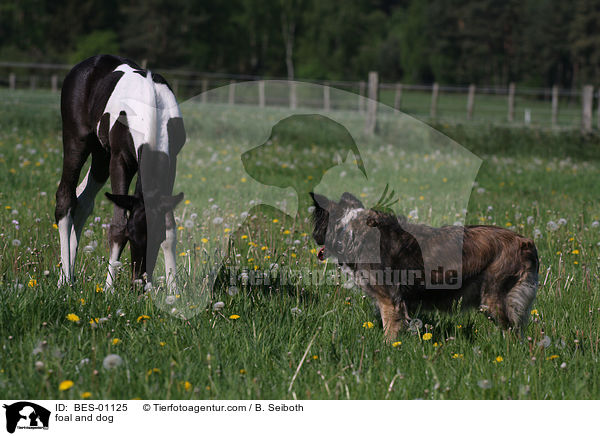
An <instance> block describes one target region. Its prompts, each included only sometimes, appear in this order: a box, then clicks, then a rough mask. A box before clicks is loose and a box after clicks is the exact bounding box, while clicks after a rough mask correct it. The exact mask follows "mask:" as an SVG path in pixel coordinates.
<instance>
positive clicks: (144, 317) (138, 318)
mask: <svg viewBox="0 0 600 436" xmlns="http://www.w3.org/2000/svg"><path fill="white" fill-rule="evenodd" d="M148 319H150V317H149V316H148V315H140V316H138V317H137V322H146V320H148Z"/></svg>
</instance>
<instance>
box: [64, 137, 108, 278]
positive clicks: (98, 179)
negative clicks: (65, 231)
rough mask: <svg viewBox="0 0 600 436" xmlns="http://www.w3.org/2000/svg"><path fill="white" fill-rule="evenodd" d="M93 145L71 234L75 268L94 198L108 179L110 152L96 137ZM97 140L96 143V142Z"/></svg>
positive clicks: (78, 194)
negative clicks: (81, 238) (80, 242)
mask: <svg viewBox="0 0 600 436" xmlns="http://www.w3.org/2000/svg"><path fill="white" fill-rule="evenodd" d="M88 142H89V143H91V144H93V145H92V165H91V166H90V169H89V170H88V172H87V174H86V175H85V177H84V179H83V181H82V182H81V183H80V184H79V186H78V187H77V190H76V193H77V207H76V208H75V211H74V213H73V214H72V216H73V226H72V227H71V236H70V253H71V254H70V260H71V264H70V268H71V272H73V271H74V270H75V257H76V255H77V247H78V246H79V240H80V237H81V231H82V230H83V226H84V225H85V222H86V220H87V218H88V217H89V216H90V214H91V213H92V211H93V210H94V199H95V198H96V195H97V194H98V192H99V191H100V189H102V187H103V186H104V184H105V183H106V180H107V179H108V163H109V158H108V154H107V153H106V152H105V151H104V150H103V149H101V148H100V147H101V146H100V143H99V142H97V139H95V138H89V141H88ZM94 142H95V144H94Z"/></svg>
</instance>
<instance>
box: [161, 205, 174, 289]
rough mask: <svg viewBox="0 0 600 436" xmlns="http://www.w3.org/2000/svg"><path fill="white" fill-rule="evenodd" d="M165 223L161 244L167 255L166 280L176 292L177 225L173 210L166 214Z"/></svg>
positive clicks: (168, 286) (168, 287) (169, 287)
mask: <svg viewBox="0 0 600 436" xmlns="http://www.w3.org/2000/svg"><path fill="white" fill-rule="evenodd" d="M165 225H166V234H165V240H164V241H163V242H162V244H161V247H162V250H163V254H164V256H165V280H166V283H167V289H168V290H169V291H170V292H175V291H176V290H177V283H176V281H175V275H176V273H177V265H176V259H177V247H176V245H177V228H176V226H175V216H174V214H173V211H169V212H167V213H166V214H165Z"/></svg>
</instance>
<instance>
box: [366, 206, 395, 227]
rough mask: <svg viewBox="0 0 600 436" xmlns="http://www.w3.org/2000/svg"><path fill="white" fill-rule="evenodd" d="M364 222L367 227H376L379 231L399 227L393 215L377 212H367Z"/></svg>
mask: <svg viewBox="0 0 600 436" xmlns="http://www.w3.org/2000/svg"><path fill="white" fill-rule="evenodd" d="M366 222H367V225H368V226H369V227H377V228H380V229H383V228H399V227H400V225H399V223H398V218H396V217H395V216H394V215H392V214H389V213H385V212H380V211H377V210H370V211H369V215H368V216H367V221H366Z"/></svg>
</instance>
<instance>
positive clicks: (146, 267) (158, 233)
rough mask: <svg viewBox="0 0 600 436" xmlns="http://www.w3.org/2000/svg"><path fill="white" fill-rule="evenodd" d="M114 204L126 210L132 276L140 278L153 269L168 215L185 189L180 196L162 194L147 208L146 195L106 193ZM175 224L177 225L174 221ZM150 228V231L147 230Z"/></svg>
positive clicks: (163, 236) (181, 197) (126, 232)
mask: <svg viewBox="0 0 600 436" xmlns="http://www.w3.org/2000/svg"><path fill="white" fill-rule="evenodd" d="M106 197H107V198H108V199H109V200H110V201H112V202H113V203H114V204H115V205H117V206H119V207H121V208H123V209H125V210H126V211H127V212H128V214H127V223H126V226H125V235H124V236H125V237H126V238H127V241H129V248H130V250H131V263H132V268H133V279H134V280H137V279H141V278H142V277H143V276H144V274H145V273H146V272H147V271H152V270H153V269H154V265H155V263H156V258H157V257H158V250H159V247H160V244H161V242H162V241H164V240H165V234H166V224H165V219H166V215H167V214H168V213H169V212H172V211H173V210H174V209H175V207H176V206H177V204H179V202H180V201H181V200H182V199H183V192H180V193H179V194H177V195H160V196H155V197H156V198H154V199H153V201H150V202H149V203H150V204H151V205H152V206H151V207H148V208H146V203H145V202H144V197H143V196H142V195H140V194H138V193H136V194H135V195H115V194H110V193H106ZM172 225H175V223H174V222H173V223H172ZM148 228H150V229H151V232H150V233H148Z"/></svg>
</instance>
